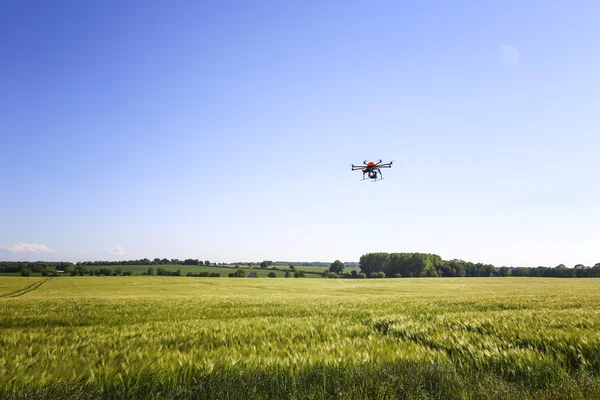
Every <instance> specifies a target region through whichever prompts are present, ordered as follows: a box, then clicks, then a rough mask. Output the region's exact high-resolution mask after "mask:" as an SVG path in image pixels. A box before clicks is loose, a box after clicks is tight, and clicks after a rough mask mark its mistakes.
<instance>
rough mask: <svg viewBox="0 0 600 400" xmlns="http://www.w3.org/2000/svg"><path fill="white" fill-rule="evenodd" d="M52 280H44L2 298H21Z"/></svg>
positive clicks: (1, 296)
mask: <svg viewBox="0 0 600 400" xmlns="http://www.w3.org/2000/svg"><path fill="white" fill-rule="evenodd" d="M50 279H52V278H46V279H44V280H41V281H38V282H35V283H33V284H31V285H29V286H25V287H24V288H22V289H19V290H17V291H14V292H12V293H6V294H3V295H0V298H3V299H9V298H13V297H21V296H23V295H26V294H27V293H29V292H33V291H34V290H36V289H39V288H40V286H42V285H43V284H44V283H46V282H48V281H49V280H50Z"/></svg>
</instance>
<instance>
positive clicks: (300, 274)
mask: <svg viewBox="0 0 600 400" xmlns="http://www.w3.org/2000/svg"><path fill="white" fill-rule="evenodd" d="M294 278H304V272H302V271H296V272H294Z"/></svg>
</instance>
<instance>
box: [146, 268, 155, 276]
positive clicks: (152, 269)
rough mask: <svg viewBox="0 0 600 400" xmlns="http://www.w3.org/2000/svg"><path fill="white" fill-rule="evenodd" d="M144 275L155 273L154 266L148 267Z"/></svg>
mask: <svg viewBox="0 0 600 400" xmlns="http://www.w3.org/2000/svg"><path fill="white" fill-rule="evenodd" d="M146 275H156V271H155V270H154V267H149V268H148V272H146Z"/></svg>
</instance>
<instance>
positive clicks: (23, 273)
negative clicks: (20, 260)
mask: <svg viewBox="0 0 600 400" xmlns="http://www.w3.org/2000/svg"><path fill="white" fill-rule="evenodd" d="M20 272H21V276H30V275H31V270H30V269H29V267H21V271H20Z"/></svg>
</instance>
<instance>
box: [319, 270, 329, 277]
mask: <svg viewBox="0 0 600 400" xmlns="http://www.w3.org/2000/svg"><path fill="white" fill-rule="evenodd" d="M327 276H329V271H328V270H325V271H323V273H322V274H321V277H322V278H327Z"/></svg>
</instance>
